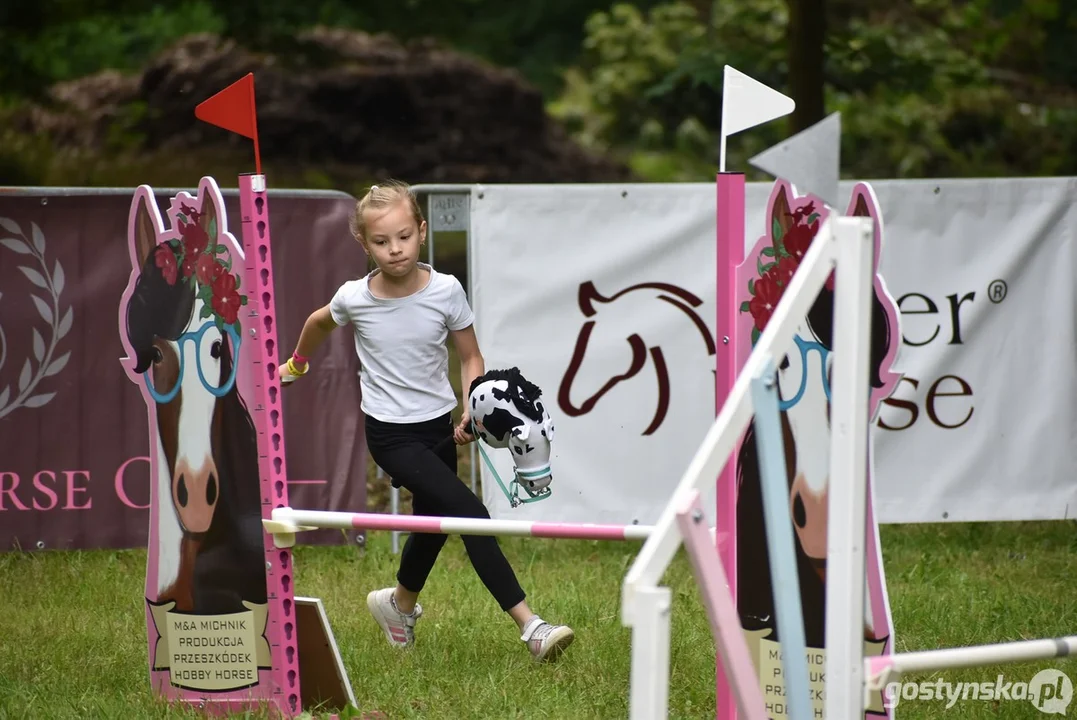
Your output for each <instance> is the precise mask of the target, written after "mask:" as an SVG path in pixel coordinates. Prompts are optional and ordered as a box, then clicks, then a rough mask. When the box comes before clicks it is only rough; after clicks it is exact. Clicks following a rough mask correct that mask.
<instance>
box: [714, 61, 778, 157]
mask: <svg viewBox="0 0 1077 720" xmlns="http://www.w3.org/2000/svg"><path fill="white" fill-rule="evenodd" d="M795 108H796V103H795V102H793V99H792V98H790V97H786V96H785V95H782V94H781V93H780V92H778V91H777V90H774V89H773V88H770V87H767V86H766V85H764V84H763V83H761V82H759V81H758V80H755V79H753V78H751V77H749V76H747V75H745V74H744V73H742V72H741V71H740V70H737V69H735V68H733V67H730V66H729V65H726V66H725V75H724V77H723V79H722V146H721V151H720V155H721V157H720V158H719V168H718V169H719V171H721V172H725V146H726V138H728V137H729V136H730V135H733V134H735V133H739V132H741V131H742V130H747V129H748V128H751V127H755V126H756V125H762V124H763V123H767V122H770V121H771V120H776V119H778V118H780V117H784V116H785V115H788V114H789V113H791V112H793V110H794V109H795Z"/></svg>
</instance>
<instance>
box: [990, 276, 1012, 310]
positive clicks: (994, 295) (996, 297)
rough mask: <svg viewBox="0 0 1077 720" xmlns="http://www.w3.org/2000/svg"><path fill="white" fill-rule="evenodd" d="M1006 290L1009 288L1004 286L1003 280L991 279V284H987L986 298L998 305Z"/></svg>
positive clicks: (1003, 298) (1004, 297)
mask: <svg viewBox="0 0 1077 720" xmlns="http://www.w3.org/2000/svg"><path fill="white" fill-rule="evenodd" d="M1007 290H1009V288H1008V287H1006V281H1005V280H992V281H991V284H990V285H988V286H987V299H988V300H990V301H991V302H993V303H995V304H996V305H998V304H999V303H1000V302H1002V301H1003V300H1005V299H1006V292H1007Z"/></svg>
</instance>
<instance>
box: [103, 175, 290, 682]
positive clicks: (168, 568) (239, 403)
mask: <svg viewBox="0 0 1077 720" xmlns="http://www.w3.org/2000/svg"><path fill="white" fill-rule="evenodd" d="M167 217H168V225H167V226H166V225H165V224H164V223H163V222H162V218H161V214H160V211H159V209H158V206H157V202H156V200H155V198H154V194H153V191H152V189H151V188H150V187H149V186H146V185H141V186H139V187H138V189H137V190H136V191H135V194H134V197H133V199H132V202H131V209H130V213H129V218H128V250H129V257H130V260H131V276H130V280H129V281H128V284H127V288H126V290H125V292H124V294H123V299H122V301H121V303H120V317H119V325H120V336H121V339H122V341H123V345H124V349H125V351H126V357H125V358H124V359H123V360H122V361H121V362H122V364H123V367H124V370H125V371H126V373H127V377H128V378H129V379H130V380H131V382H133V383H135V384H136V385H137V386H138V387H139V389H140V390H141V392H142V395H143V398H144V400H145V402H146V409H147V415H148V420H149V428H150V438H149V439H150V447H151V452H150V477H151V489H150V532H149V556H148V561H147V573H146V602H147V621H148V627H155V628H156V632H151V633H150V638H149V640H150V662H151V669H152V671H153V672H154V683H155V684H158V683H159V684H160V686H161V687H162V688H164V687H166V686H168V685H171V686H173V687H177V688H187V689H193V690H202V691H212V692H216V693H222V692H230V691H238V690H240V689H242V688H246V687H250V686H252V685H257V684H258V683H259V682H260V681H261V680H262V679H264V678H261V677H260V674H259V670H264V669H267V668H268V667H269V666H270V649H269V645H268V642H267V641H266V639H265V637H264V635H263V633H264V631H265V627H266V621H267V592H266V575H265V561H264V558H263V549H264V548H263V536H262V526H261V520H262V514H261V496H260V484H259V483H260V480H259V470H258V444H257V433H256V430H255V425H254V423H253V421H252V419H251V416H250V413H249V412H248V409H247V405H246V403H245V402H244V400H243V397H244V396H247V397H251V395H252V390H251V389H250V388H251V383H252V382H253V378H251V377H250V374H251V373H250V372H249V371H248V367H249V366H250V363H249V362H243V361H242V360H241V357H243V355H242V354H243V353H244V352H248V353H249V352H250V350H249V349H246V346H245V344H244V342H243V338H244V328H243V317H242V315H243V312H242V310H243V307H244V305H246V301H247V298H246V297H244V296H243V295H242V294H240V293H239V292H238V289H239V287H240V286H241V284H242V282H243V275H244V273H245V269H244V267H245V265H244V254H243V249H242V246H241V245H240V243H239V242H237V240H236V238H235V237H234V236H233V235H232V233H231V232H229V231H228V230H227V221H226V215H225V209H224V201H223V199H222V198H221V193H220V190H219V189H218V187H217V184H216V182H215V181H214V180H213V179H212V178H203V179H202V181H201V183H200V184H199V187H198V195H197V197H192V196H191V195H190V194H188V193H186V192H181V193H179V194H178V195H176V197H174V198H172V199H171V204H170V207H169V209H168V212H167ZM151 619H152V625H150V624H149V621H150V620H151ZM224 635H227V637H223V636H224ZM214 647H219V648H222V649H223V648H226V647H227V648H228V649H229V650H230V651H235V653H233V654H238V655H243V656H244V657H245V658H246V660H245V661H244V662H240V663H235V662H229V663H223V662H222V663H213V662H206V661H205V660H204V659H202V658H203V657H204V656H205V654H204V653H201V652H199V653H195V652H191V650H192V649H203V650H204V649H206V648H210V649H212V648H214ZM218 664H219V665H220V667H216V665H218ZM158 673H160V674H158ZM165 673H167V677H165Z"/></svg>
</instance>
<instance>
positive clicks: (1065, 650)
mask: <svg viewBox="0 0 1077 720" xmlns="http://www.w3.org/2000/svg"><path fill="white" fill-rule="evenodd" d="M1071 655H1074V656H1077V635H1068V636H1066V637H1058V638H1044V639H1040V640H1020V641H1017V642H1006V643H995V644H992V645H973V646H970V647H962V648H945V649H942V650H920V651H916V652H907V653H899V654H897V655H882V656H878V657H872V658H866V659H865V660H864V676H865V677H867V678H877V677H878V676H880V675H881V674H883V673H888V674H890V675H893V674H907V673H916V672H933V671H935V670H954V669H957V668H972V667H984V666H986V665H1001V664H1006V663H1016V662H1027V661H1031V660H1050V659H1051V658H1059V657H1068V656H1071Z"/></svg>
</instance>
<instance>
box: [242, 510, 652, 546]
mask: <svg viewBox="0 0 1077 720" xmlns="http://www.w3.org/2000/svg"><path fill="white" fill-rule="evenodd" d="M262 525H263V526H264V527H265V530H266V532H268V533H271V534H272V535H273V537H274V540H275V542H276V544H277V547H282V548H284V547H291V546H292V545H294V543H295V533H297V532H302V531H304V530H319V529H320V530H400V531H403V532H418V533H433V534H442V535H496V536H502V535H515V536H520V537H536V538H561V539H565V540H617V541H626V540H646V539H647V538H648V537H650V535H651V531H652V529H653V528H652V526H650V525H595V524H592V523H546V522H532V521H529V520H493V519H488V518H457V517H437V516H431V515H386V514H382V513H353V512H334V511H329V510H294V509H292V508H290V507H278V508H274V509H273V513H272V519H271V520H263V521H262Z"/></svg>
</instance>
